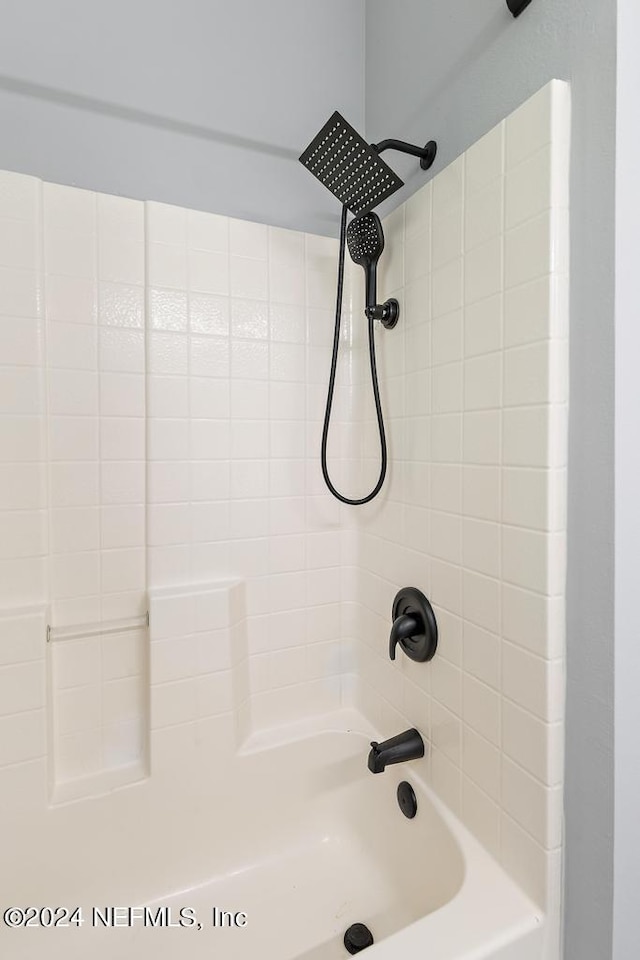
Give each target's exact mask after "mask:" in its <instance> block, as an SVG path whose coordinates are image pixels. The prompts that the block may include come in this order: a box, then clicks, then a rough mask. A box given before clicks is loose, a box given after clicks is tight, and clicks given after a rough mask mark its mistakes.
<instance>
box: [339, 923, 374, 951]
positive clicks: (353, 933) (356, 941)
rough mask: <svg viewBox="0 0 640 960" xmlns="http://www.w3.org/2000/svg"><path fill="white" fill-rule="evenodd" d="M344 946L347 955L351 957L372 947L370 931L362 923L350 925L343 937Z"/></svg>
mask: <svg viewBox="0 0 640 960" xmlns="http://www.w3.org/2000/svg"><path fill="white" fill-rule="evenodd" d="M344 945H345V947H346V948H347V953H350V954H351V955H352V956H353V955H354V954H356V953H360V951H361V950H366V948H367V947H371V946H373V935H372V933H371V930H369V927H367V926H365V924H364V923H352V924H351V926H350V927H349V929H348V930H347V932H346V933H345V935H344Z"/></svg>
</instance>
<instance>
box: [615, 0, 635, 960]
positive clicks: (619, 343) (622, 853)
mask: <svg viewBox="0 0 640 960" xmlns="http://www.w3.org/2000/svg"><path fill="white" fill-rule="evenodd" d="M639 37H640V8H639V7H638V2H637V0H618V100H617V131H616V712H615V738H616V745H615V758H616V759H615V771H616V772H615V831H614V834H615V861H614V862H615V874H614V893H615V899H614V914H613V956H614V960H627V958H629V957H635V956H637V954H638V944H640V911H639V910H638V890H640V817H639V816H638V813H639V809H640V738H639V736H638V731H639V730H640V697H638V680H639V678H640V647H639V646H638V637H640V605H639V604H638V571H640V500H639V499H638V489H640V445H639V444H638V437H640V383H639V382H638V357H640V326H639V325H638V302H639V301H640V277H639V275H638V251H639V250H640V190H639V189H638V169H639V167H640V118H639V115H638V90H640V60H638V38H639Z"/></svg>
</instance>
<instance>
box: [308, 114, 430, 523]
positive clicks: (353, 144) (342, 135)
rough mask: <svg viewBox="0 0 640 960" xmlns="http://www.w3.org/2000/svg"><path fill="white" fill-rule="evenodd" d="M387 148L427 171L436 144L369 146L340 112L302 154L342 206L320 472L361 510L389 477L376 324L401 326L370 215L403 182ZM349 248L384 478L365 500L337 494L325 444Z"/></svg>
mask: <svg viewBox="0 0 640 960" xmlns="http://www.w3.org/2000/svg"><path fill="white" fill-rule="evenodd" d="M383 150H399V151H401V152H402V153H408V154H411V155H412V156H414V157H418V158H419V160H420V167H421V169H422V170H428V169H429V168H430V167H431V165H432V164H433V161H434V160H435V157H436V152H437V144H436V143H435V141H434V140H430V141H429V142H428V143H427V144H426V145H425V146H424V147H418V146H414V145H413V144H410V143H405V142H404V140H382V141H381V142H380V143H377V144H376V143H374V144H369V143H367V142H366V140H363V138H362V137H361V136H360V134H359V133H357V132H356V130H354V128H353V127H352V126H351V125H350V124H348V123H347V121H346V120H345V119H344V117H342V116H341V115H340V114H339V113H338V112H337V111H336V112H335V113H334V114H333V115H332V116H331V117H330V118H329V120H327V122H326V123H325V125H324V126H323V128H322V129H321V130H320V132H319V133H318V134H317V135H316V136H315V137H314V138H313V140H312V141H311V143H310V144H309V146H308V147H307V148H306V150H305V151H304V152H303V153H302V154H301V156H300V162H301V163H302V164H303V165H304V166H305V167H306V168H307V169H308V170H309V171H310V172H311V173H312V174H313V175H314V176H315V177H316V178H317V179H318V180H319V181H320V183H322V185H323V186H325V187H326V188H327V189H328V190H330V191H331V193H332V194H333V195H334V197H336V198H337V199H338V200H339V201H340V203H341V204H342V217H341V219H340V244H339V253H338V285H337V293H336V317H335V327H334V335H333V351H332V356H331V370H330V373H329V389H328V392H327V405H326V408H325V414H324V425H323V429H322V445H321V457H320V460H321V464H322V474H323V476H324V480H325V483H326V485H327V487H328V488H329V490H330V492H331V493H332V494H333V496H334V497H336V499H338V500H340V501H341V502H342V503H347V504H350V505H352V506H359V505H361V504H364V503H369V502H370V501H371V500H373V498H374V497H376V496H377V495H378V493H379V492H380V490H381V489H382V485H383V483H384V480H385V477H386V473H387V441H386V437H385V431H384V418H383V415H382V404H381V402H380V389H379V386H378V373H377V368H376V348H375V339H374V327H373V324H374V322H375V321H376V320H379V321H380V322H381V323H382V325H383V326H384V327H386V328H387V329H388V330H390V329H392V328H393V327H395V325H396V324H397V322H398V317H399V313H400V308H399V305H398V301H397V300H394V299H390V300H386V301H385V302H384V303H382V304H379V303H378V298H377V268H378V260H379V259H380V256H381V254H382V251H383V250H384V234H383V232H382V224H381V223H380V218H379V217H378V216H377V214H375V213H372V212H371V211H372V210H373V208H374V207H377V206H378V205H379V204H380V203H382V201H383V200H386V199H387V198H388V197H390V196H392V194H394V193H395V192H396V190H399V189H400V187H402V186H404V184H403V182H402V180H401V179H400V177H398V175H397V174H396V173H394V171H393V170H392V169H391V168H390V167H389V166H388V165H387V164H386V163H385V162H384V160H382V159H381V157H380V154H381V153H382V151H383ZM348 211H351V213H353V214H354V219H353V220H352V221H351V223H350V224H349V225H348V226H347V215H348ZM347 246H348V248H349V254H350V255H351V259H352V260H353V261H354V263H356V264H358V265H359V266H361V267H362V268H363V269H364V272H365V278H366V307H365V315H366V317H367V321H368V334H369V363H370V368H371V385H372V389H373V399H374V402H375V407H376V418H377V421H378V433H379V436H380V474H379V476H378V480H377V482H376V484H375V486H374V488H373V490H372V491H371V492H370V493H369V494H367V496H365V497H361V498H359V499H352V498H350V497H345V496H343V495H342V494H341V493H339V491H338V490H336V488H335V487H334V485H333V483H332V482H331V478H330V476H329V470H328V466H327V443H328V438H329V425H330V423H331V408H332V406H333V394H334V389H335V380H336V370H337V366H338V348H339V346H340V323H341V319H342V292H343V288H344V255H345V247H347Z"/></svg>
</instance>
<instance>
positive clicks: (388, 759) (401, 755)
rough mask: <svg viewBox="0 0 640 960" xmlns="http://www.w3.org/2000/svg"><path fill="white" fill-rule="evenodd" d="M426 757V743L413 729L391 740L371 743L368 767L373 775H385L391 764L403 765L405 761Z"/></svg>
mask: <svg viewBox="0 0 640 960" xmlns="http://www.w3.org/2000/svg"><path fill="white" fill-rule="evenodd" d="M420 757H424V741H423V739H422V737H421V736H420V734H419V733H418V731H417V730H416V729H415V728H414V727H412V728H411V730H405V731H404V733H399V734H398V735H397V736H396V737H391V739H390V740H385V741H383V743H377V742H376V741H375V740H374V741H373V742H372V743H371V752H370V753H369V761H368V767H369V770H371V773H384V769H385V767H386V766H388V764H390V763H403V762H404V761H405V760H419V759H420Z"/></svg>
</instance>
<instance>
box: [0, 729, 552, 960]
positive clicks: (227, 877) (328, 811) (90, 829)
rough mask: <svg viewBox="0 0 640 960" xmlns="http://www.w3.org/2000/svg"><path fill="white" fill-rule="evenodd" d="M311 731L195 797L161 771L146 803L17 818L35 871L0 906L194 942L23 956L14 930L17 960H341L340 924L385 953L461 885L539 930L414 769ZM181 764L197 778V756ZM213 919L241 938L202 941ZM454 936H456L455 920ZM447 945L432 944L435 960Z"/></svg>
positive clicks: (124, 942) (363, 741) (362, 735)
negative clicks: (127, 918)
mask: <svg viewBox="0 0 640 960" xmlns="http://www.w3.org/2000/svg"><path fill="white" fill-rule="evenodd" d="M314 726H315V728H316V729H315V732H314V731H313V730H311V731H310V730H309V729H308V725H303V726H302V729H301V731H300V735H299V736H298V737H297V738H296V737H295V733H296V731H295V729H293V730H292V729H289V730H288V731H282V730H281V731H274V737H273V741H272V742H271V743H269V742H268V740H267V742H264V738H263V742H262V743H261V744H259V745H257V746H251V745H249V746H248V747H247V748H246V749H244V750H241V751H237V752H235V753H234V754H233V755H231V756H227V758H226V763H225V761H224V759H221V758H220V757H219V758H218V763H219V767H218V774H222V775H218V776H209V777H208V778H207V779H206V781H205V779H202V780H201V781H200V782H199V783H198V784H197V787H196V789H194V783H193V781H191V780H190V782H189V784H188V787H185V788H184V789H183V788H181V785H180V777H179V776H176V770H175V767H173V765H172V766H171V767H169V766H167V767H166V768H165V769H164V770H163V764H162V762H161V761H159V763H158V770H157V773H158V779H157V781H156V785H155V788H152V787H151V781H143V782H140V783H138V784H134V785H131V786H129V787H126V788H123V789H120V790H118V791H116V792H115V793H113V794H112V795H111V796H109V797H108V798H105V797H102V798H96V799H95V800H94V801H92V802H91V803H89V804H88V803H87V801H84V802H83V803H69V804H64V805H60V806H58V807H57V808H50V809H49V810H47V811H46V813H45V814H44V815H43V816H41V821H42V822H41V823H40V824H37V823H35V822H34V817H33V812H32V811H27V812H26V817H25V821H24V827H25V829H26V828H27V827H28V829H29V830H30V831H33V830H34V827H36V828H37V827H38V826H39V827H40V831H39V835H38V834H37V833H36V834H35V835H34V834H33V833H32V834H31V837H32V840H31V847H30V849H31V850H32V851H36V850H37V851H38V855H37V856H33V855H31V856H29V858H28V859H23V860H22V862H20V861H18V860H15V861H14V862H15V863H16V864H19V866H18V869H17V871H16V873H15V874H13V875H12V876H10V877H9V876H6V875H4V877H3V880H2V886H3V888H4V889H2V891H1V892H0V895H1V896H2V898H3V899H7V898H10V899H11V901H12V902H14V901H15V902H18V901H24V902H25V903H26V902H29V903H33V902H40V901H42V902H45V901H46V902H49V901H51V899H52V897H53V898H54V899H55V900H56V901H59V902H62V903H67V904H71V903H73V904H74V905H75V904H81V905H82V906H83V910H84V915H85V916H87V917H89V916H91V908H92V906H94V905H97V906H99V907H101V908H105V907H106V906H107V905H119V904H124V903H129V904H132V905H140V906H143V905H144V906H147V907H149V909H150V910H152V911H155V910H156V909H157V908H160V907H162V908H164V909H169V910H170V911H171V915H172V916H173V918H174V920H175V918H176V917H177V916H178V914H179V911H180V909H181V908H185V907H189V908H192V909H194V910H195V911H196V913H197V917H198V920H199V921H200V922H201V923H202V925H203V928H204V929H203V930H202V931H195V930H192V929H190V928H189V929H168V930H167V929H152V928H148V927H147V928H144V927H142V926H141V925H138V926H134V927H133V928H130V929H116V930H114V929H100V928H98V929H96V928H93V927H91V925H85V926H84V927H83V928H82V929H80V930H76V929H73V930H62V929H55V930H39V931H36V930H34V931H33V936H32V937H30V939H29V941H28V943H27V942H26V941H25V938H24V936H21V935H23V934H24V931H20V930H15V931H11V932H10V934H9V939H8V943H10V944H11V945H12V947H15V949H16V951H17V953H16V958H22V957H24V958H25V960H26V958H29V960H35V958H36V956H40V955H42V954H41V953H40V952H39V951H46V954H47V955H48V956H51V957H53V958H55V960H57V958H58V957H59V958H60V960H62V957H65V958H67V957H69V958H71V957H74V956H76V955H77V956H78V957H79V956H81V955H86V950H87V949H88V948H89V947H90V949H91V952H92V954H93V955H94V956H96V957H100V958H101V957H103V956H104V957H106V956H109V955H111V954H110V951H111V950H112V949H113V944H114V943H116V942H117V943H118V951H119V952H118V955H119V956H120V957H122V960H129V958H131V960H133V958H134V957H136V958H140V957H142V956H154V958H157V960H163V958H165V957H166V960H170V958H172V957H174V956H175V950H176V949H177V948H178V944H180V949H181V950H182V949H184V950H185V951H186V952H185V954H184V955H185V956H189V957H190V958H193V960H199V958H200V957H202V958H203V960H204V958H205V957H208V956H210V955H211V951H212V950H215V951H216V952H217V954H218V955H220V956H225V957H233V958H234V960H249V958H250V957H255V956H256V955H258V954H260V955H261V956H264V957H265V958H266V960H333V958H334V957H335V958H336V960H337V958H339V957H340V958H344V956H345V955H346V953H345V950H344V946H343V943H342V937H343V935H344V932H345V930H346V929H347V927H348V926H350V925H351V924H352V923H355V922H362V923H366V924H367V926H369V928H370V930H371V931H372V932H373V934H374V937H375V943H376V944H381V945H383V944H384V943H385V942H387V941H388V940H389V938H391V940H389V942H393V935H394V934H396V933H397V932H398V931H400V930H402V929H405V928H411V927H412V925H414V926H415V924H416V923H417V922H419V921H420V920H423V919H424V918H429V917H430V916H432V915H438V914H439V913H442V911H443V908H447V907H448V908H449V909H451V908H452V907H454V906H455V904H456V900H457V898H459V897H460V895H461V891H463V889H464V888H465V884H468V882H469V876H468V874H469V871H470V870H471V872H472V873H473V874H474V878H473V882H474V883H477V882H480V883H486V884H491V885H492V887H493V890H494V891H496V890H497V891H498V892H500V889H501V885H502V887H503V888H504V890H503V895H504V896H505V897H506V898H507V900H508V897H511V898H515V901H514V902H516V903H517V907H518V910H519V915H520V919H521V920H522V921H523V922H524V919H528V920H529V921H530V922H532V921H533V918H537V920H538V921H539V920H540V919H541V916H540V913H539V911H536V909H535V908H534V907H533V905H532V904H531V903H530V902H529V901H527V899H526V898H525V897H523V896H522V895H521V894H520V893H519V892H517V888H516V887H515V885H514V884H513V883H512V882H511V881H509V880H508V878H507V877H506V875H504V874H503V873H502V871H500V868H498V867H497V865H495V864H493V863H492V861H491V858H490V857H488V855H486V854H484V853H481V854H480V860H479V862H478V861H477V859H474V858H477V857H478V855H479V854H478V851H479V850H480V848H479V847H478V846H477V845H476V846H474V844H473V840H472V838H471V837H470V836H468V835H467V834H466V831H464V828H462V827H461V825H459V824H458V823H457V822H456V820H455V818H453V817H451V815H450V814H448V813H447V812H446V811H445V810H444V808H443V807H442V805H441V804H440V803H439V801H438V800H437V799H436V798H435V797H434V796H433V794H432V792H431V791H430V789H429V788H428V786H427V785H426V783H425V782H424V780H423V778H422V777H421V776H420V771H419V766H418V765H419V761H418V762H416V761H414V762H413V763H407V764H405V765H403V766H402V768H401V769H400V768H396V769H394V768H393V767H391V768H389V769H388V770H387V771H385V773H384V774H382V775H376V776H374V775H372V774H371V773H369V771H368V769H367V766H366V759H367V754H368V749H369V741H370V739H371V738H372V737H374V736H375V734H376V731H375V730H374V728H372V727H371V726H370V724H369V723H368V722H367V721H366V720H365V718H363V717H362V716H360V715H358V714H357V713H356V712H355V711H352V710H346V711H338V712H335V713H333V714H330V715H327V716H325V717H322V718H316V721H315V723H314ZM287 734H288V736H289V739H288V740H287ZM292 735H293V737H292ZM213 742H214V741H213V739H211V740H209V742H208V743H207V745H206V746H207V749H211V747H212V745H213ZM194 746H196V745H194ZM184 747H186V743H183V744H182V749H184ZM191 762H195V763H198V765H200V764H199V755H198V753H197V750H196V752H192V754H191ZM220 765H221V766H220ZM183 772H184V773H185V783H186V773H187V771H186V770H184V771H183ZM163 774H164V776H163ZM165 778H166V779H165ZM403 779H408V780H409V781H410V782H411V783H412V785H413V786H414V789H415V792H416V795H417V798H418V813H417V815H416V817H415V818H414V819H412V820H409V819H407V818H406V817H405V816H404V815H403V814H402V812H401V810H400V808H399V806H398V803H397V798H396V790H397V786H398V784H399V783H400V782H401V780H403ZM169 781H172V782H173V784H174V787H173V789H170V788H169ZM460 831H462V832H460ZM70 836H73V844H70V842H69V837H70ZM60 838H64V840H63V841H61V840H60ZM34 841H39V842H34ZM24 842H25V834H24V833H21V831H20V830H19V829H17V830H16V834H15V836H14V837H13V843H15V844H16V847H20V846H21V845H22V848H23V849H24ZM469 844H471V846H469ZM470 851H471V853H470ZM11 852H12V851H11V843H10V844H9V849H8V855H9V856H11ZM53 863H55V864H56V865H57V867H56V869H55V870H52V869H51V864H53ZM482 870H486V871H487V873H486V875H485V877H482V876H480V874H481V873H482ZM492 871H493V873H492ZM476 874H478V877H477V879H476V878H475V876H476ZM496 883H497V886H496ZM505 905H506V904H505ZM214 907H216V908H218V910H224V911H228V912H231V913H233V914H235V913H237V912H239V911H240V912H246V913H247V915H248V918H247V926H246V928H233V927H224V926H222V927H220V926H218V927H216V928H214V927H213V926H212V921H211V918H212V911H213V908H214ZM507 912H508V910H507ZM470 920H471V918H470V916H469V915H468V914H467V922H470ZM456 924H457V925H458V926H460V924H462V926H464V919H463V917H462V916H460V917H458V918H457V920H456ZM29 932H30V933H31V931H29ZM87 938H89V939H87ZM116 938H117V941H116ZM448 939H450V937H449V936H443V937H442V938H441V941H440V946H441V949H442V950H443V951H444V950H446V949H447V942H448ZM25 950H26V952H22V951H25ZM76 950H77V951H78V953H77V954H76ZM30 951H31V952H30ZM140 951H143V952H142V953H141V952H140ZM451 955H452V956H457V954H451ZM485 955H486V956H490V954H485ZM12 956H13V954H12ZM442 956H448V954H445V953H443V954H442ZM461 956H462V954H461Z"/></svg>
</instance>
